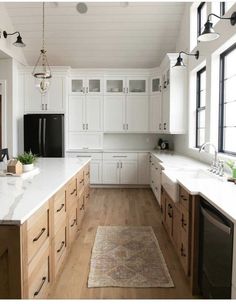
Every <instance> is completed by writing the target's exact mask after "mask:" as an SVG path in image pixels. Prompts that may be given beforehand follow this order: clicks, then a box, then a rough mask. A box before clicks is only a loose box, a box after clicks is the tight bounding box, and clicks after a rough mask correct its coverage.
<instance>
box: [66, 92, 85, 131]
mask: <svg viewBox="0 0 236 304" xmlns="http://www.w3.org/2000/svg"><path fill="white" fill-rule="evenodd" d="M84 105H85V96H70V97H69V105H68V122H69V131H70V132H79V131H83V130H85V122H84Z"/></svg>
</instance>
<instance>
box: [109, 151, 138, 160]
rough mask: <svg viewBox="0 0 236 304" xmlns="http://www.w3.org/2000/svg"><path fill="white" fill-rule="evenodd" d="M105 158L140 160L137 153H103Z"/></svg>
mask: <svg viewBox="0 0 236 304" xmlns="http://www.w3.org/2000/svg"><path fill="white" fill-rule="evenodd" d="M103 159H104V160H116V159H117V160H125V159H127V160H138V154H137V153H122V152H119V153H103Z"/></svg>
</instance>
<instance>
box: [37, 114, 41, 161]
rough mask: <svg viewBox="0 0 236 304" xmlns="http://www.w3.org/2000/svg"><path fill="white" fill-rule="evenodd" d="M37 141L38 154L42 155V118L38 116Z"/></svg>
mask: <svg viewBox="0 0 236 304" xmlns="http://www.w3.org/2000/svg"><path fill="white" fill-rule="evenodd" d="M38 136H39V137H38V143H39V155H40V156H41V155H42V142H41V139H42V118H39V135H38Z"/></svg>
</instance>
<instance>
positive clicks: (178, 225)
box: [173, 206, 181, 252]
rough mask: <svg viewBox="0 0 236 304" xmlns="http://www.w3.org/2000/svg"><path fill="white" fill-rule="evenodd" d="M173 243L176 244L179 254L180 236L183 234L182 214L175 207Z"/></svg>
mask: <svg viewBox="0 0 236 304" xmlns="http://www.w3.org/2000/svg"><path fill="white" fill-rule="evenodd" d="M173 208H174V209H173V241H174V244H175V247H176V249H177V252H179V249H180V242H181V240H180V234H181V213H180V211H179V210H178V208H176V207H175V206H173Z"/></svg>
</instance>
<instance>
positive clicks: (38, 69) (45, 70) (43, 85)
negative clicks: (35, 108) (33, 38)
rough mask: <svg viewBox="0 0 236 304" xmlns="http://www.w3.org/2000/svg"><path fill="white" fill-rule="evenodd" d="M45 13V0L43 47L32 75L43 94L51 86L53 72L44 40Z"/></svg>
mask: <svg viewBox="0 0 236 304" xmlns="http://www.w3.org/2000/svg"><path fill="white" fill-rule="evenodd" d="M44 15H45V3H44V2H43V37H42V49H41V50H40V55H39V58H38V60H37V62H36V64H35V67H34V69H33V72H32V75H33V76H34V77H35V79H36V87H37V88H38V89H39V91H40V93H41V94H45V93H46V92H47V90H48V88H49V86H50V78H52V73H51V69H50V66H49V64H48V60H47V56H46V52H47V51H46V50H45V41H44V28H45V26H44V24H45V22H44V19H45V18H44Z"/></svg>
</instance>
